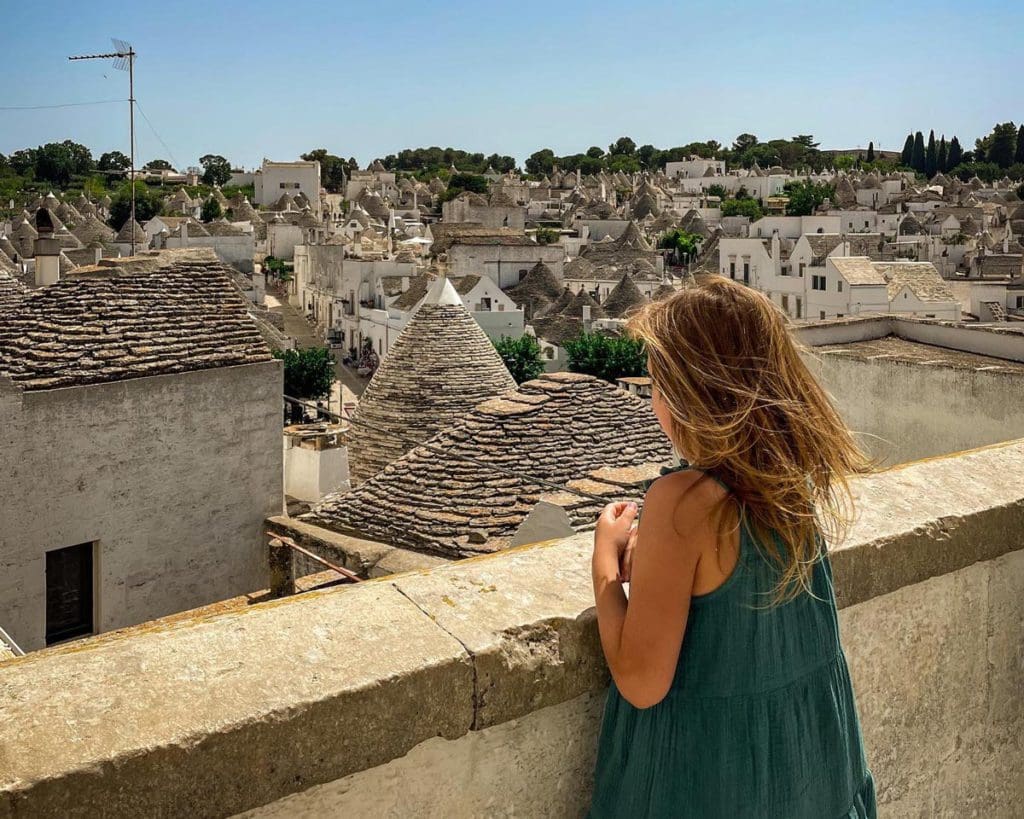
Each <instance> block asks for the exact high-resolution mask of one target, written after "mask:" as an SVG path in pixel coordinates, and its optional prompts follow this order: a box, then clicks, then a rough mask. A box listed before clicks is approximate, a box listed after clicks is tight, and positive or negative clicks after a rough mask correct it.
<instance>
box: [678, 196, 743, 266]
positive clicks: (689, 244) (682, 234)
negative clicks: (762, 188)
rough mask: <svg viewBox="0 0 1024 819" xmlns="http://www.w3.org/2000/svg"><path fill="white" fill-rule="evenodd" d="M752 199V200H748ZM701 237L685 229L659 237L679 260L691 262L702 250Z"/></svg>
mask: <svg viewBox="0 0 1024 819" xmlns="http://www.w3.org/2000/svg"><path fill="white" fill-rule="evenodd" d="M748 201H752V200H748ZM700 243H701V238H700V236H698V235H697V234H696V233H687V232H686V231H685V230H670V231H668V232H667V233H664V234H662V236H661V238H660V239H658V247H660V248H663V249H666V250H671V251H672V254H673V255H674V256H675V257H676V259H677V260H678V261H682V262H689V261H690V259H692V258H693V257H694V256H696V255H697V253H698V251H699V250H700Z"/></svg>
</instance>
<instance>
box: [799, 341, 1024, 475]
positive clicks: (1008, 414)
mask: <svg viewBox="0 0 1024 819" xmlns="http://www.w3.org/2000/svg"><path fill="white" fill-rule="evenodd" d="M806 360H807V363H808V365H809V366H810V368H811V370H812V371H813V372H815V374H817V375H818V377H819V378H820V379H821V381H822V382H823V383H824V385H825V387H826V388H827V389H828V391H829V392H830V393H831V394H832V396H833V397H834V399H835V401H836V404H837V406H838V408H839V411H840V413H841V414H842V416H843V418H844V419H845V421H846V423H847V424H848V425H849V426H850V427H851V428H852V429H853V430H854V431H855V432H857V433H860V436H859V438H860V440H861V443H862V444H863V445H864V447H865V448H866V449H867V450H868V452H870V453H871V454H872V455H874V456H876V457H879V458H881V460H882V461H883V462H884V463H885V464H895V463H904V462H906V461H912V460H917V459H920V458H929V457H933V456H935V455H944V454H947V453H950V452H958V451H960V450H964V449H972V448H974V447H979V446H984V445H986V444H992V443H997V442H999V441H1007V440H1011V439H1014V438H1020V437H1024V412H1022V411H1021V407H1024V377H1021V375H1019V374H1014V373H1009V374H1008V373H995V372H984V371H977V370H968V369H953V368H951V367H936V366H927V365H922V364H911V363H907V362H901V361H895V360H892V359H874V360H871V361H866V360H863V359H858V358H853V357H850V356H845V355H837V354H827V353H826V354H821V353H819V352H817V351H814V350H812V351H811V354H810V355H809V356H808V357H807V358H806Z"/></svg>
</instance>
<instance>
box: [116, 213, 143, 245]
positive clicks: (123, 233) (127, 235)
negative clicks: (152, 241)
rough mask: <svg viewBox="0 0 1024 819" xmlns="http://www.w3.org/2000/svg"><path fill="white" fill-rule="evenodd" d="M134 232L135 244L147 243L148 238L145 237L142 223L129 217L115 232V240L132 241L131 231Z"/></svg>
mask: <svg viewBox="0 0 1024 819" xmlns="http://www.w3.org/2000/svg"><path fill="white" fill-rule="evenodd" d="M133 231H134V233H135V244H136V245H138V244H142V245H146V244H149V239H148V238H147V237H146V231H144V230H143V229H142V225H140V224H139V223H138V222H136V221H134V220H133V219H132V218H131V217H129V218H127V219H125V220H124V224H123V225H121V229H120V230H119V231H118V232H117V241H119V242H130V241H132V232H133ZM143 249H145V248H143Z"/></svg>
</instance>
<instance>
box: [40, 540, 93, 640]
mask: <svg viewBox="0 0 1024 819" xmlns="http://www.w3.org/2000/svg"><path fill="white" fill-rule="evenodd" d="M92 555H93V544H92V543H79V544H78V545H77V546H68V547H67V548H65V549H54V550H53V551H52V552H47V553H46V644H47V645H53V644H54V643H59V642H61V641H62V640H70V639H71V638H72V637H81V636H82V635H83V634H92V632H93V622H92V610H93V603H92V600H93V570H92Z"/></svg>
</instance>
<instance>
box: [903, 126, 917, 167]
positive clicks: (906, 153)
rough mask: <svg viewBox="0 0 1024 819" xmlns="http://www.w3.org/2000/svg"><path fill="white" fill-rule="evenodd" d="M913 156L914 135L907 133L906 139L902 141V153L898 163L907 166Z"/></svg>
mask: <svg viewBox="0 0 1024 819" xmlns="http://www.w3.org/2000/svg"><path fill="white" fill-rule="evenodd" d="M913 157H914V135H913V134H907V141H906V142H904V143H903V154H902V156H900V164H902V165H903V166H904V167H907V168H909V167H910V162H911V160H912V159H913Z"/></svg>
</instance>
